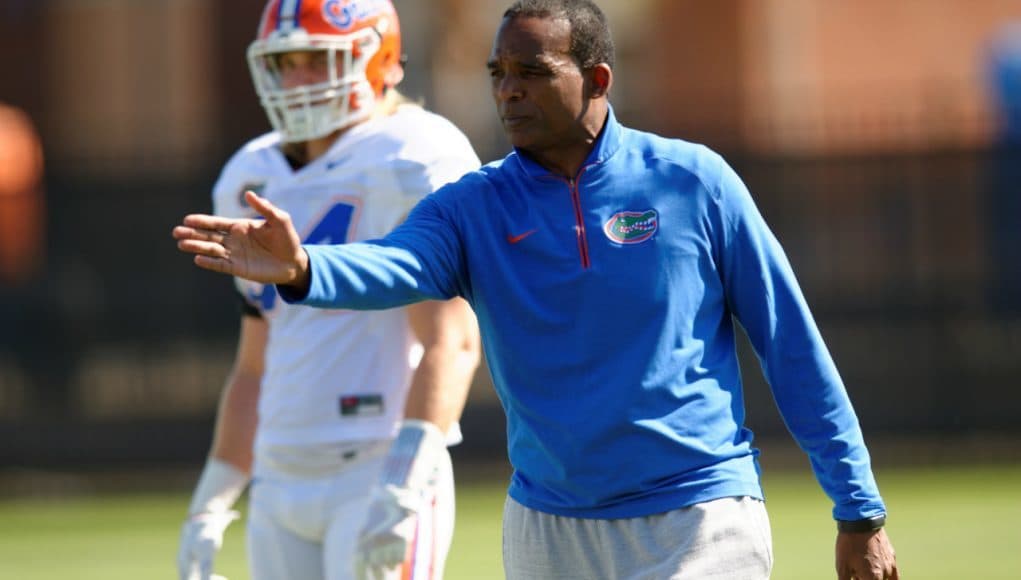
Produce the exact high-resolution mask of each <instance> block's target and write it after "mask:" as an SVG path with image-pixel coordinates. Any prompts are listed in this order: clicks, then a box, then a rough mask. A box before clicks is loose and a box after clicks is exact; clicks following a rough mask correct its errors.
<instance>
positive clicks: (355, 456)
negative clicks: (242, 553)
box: [247, 441, 454, 580]
mask: <svg viewBox="0 0 1021 580" xmlns="http://www.w3.org/2000/svg"><path fill="white" fill-rule="evenodd" d="M388 449H389V441H373V442H359V443H339V444H330V445H324V446H315V447H311V448H310V447H287V448H273V449H268V450H260V451H258V452H257V453H256V458H255V466H254V467H253V478H252V484H251V488H250V492H249V493H250V497H249V509H248V542H247V543H248V562H249V568H250V573H251V577H252V578H253V580H299V579H300V580H320V579H321V580H354V578H355V576H354V558H355V550H356V548H357V546H358V535H359V532H360V530H361V529H362V525H363V523H364V519H365V518H366V516H367V513H368V508H369V501H370V498H371V491H372V487H373V486H374V485H375V484H376V482H377V481H378V480H379V476H380V471H381V470H382V467H383V459H384V458H385V457H386V452H387V450H388ZM444 458H445V460H444V462H443V464H442V465H441V467H440V473H439V474H438V476H437V485H436V488H435V497H434V501H433V502H431V508H432V509H431V510H426V511H425V513H423V514H420V517H419V521H418V530H417V535H416V539H415V542H414V547H413V551H412V554H411V556H410V560H409V561H408V562H405V564H404V566H403V567H398V568H395V569H394V570H393V571H392V572H391V574H389V575H388V576H387V580H390V579H391V578H392V579H399V578H410V579H414V580H438V579H441V578H442V577H443V566H444V564H445V561H446V556H447V552H448V551H449V549H450V542H451V540H452V538H453V533H454V473H453V468H452V466H451V463H450V455H449V454H445V455H444ZM405 570H406V571H405ZM402 574H403V576H402Z"/></svg>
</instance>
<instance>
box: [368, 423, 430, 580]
mask: <svg viewBox="0 0 1021 580" xmlns="http://www.w3.org/2000/svg"><path fill="white" fill-rule="evenodd" d="M446 448H447V446H446V438H445V437H444V436H443V433H442V432H441V431H440V429H439V427H437V426H436V425H434V424H432V423H429V422H427V421H419V420H412V419H408V420H405V421H404V423H402V425H401V430H400V432H399V433H398V434H397V439H395V440H394V442H393V445H391V447H390V452H389V453H388V454H387V457H386V460H385V463H384V467H383V474H382V477H381V481H380V483H379V485H378V486H377V487H376V488H375V489H373V494H372V503H371V505H370V506H369V514H368V518H367V520H366V522H365V525H364V526H363V528H362V532H361V535H360V537H359V539H358V552H357V555H356V562H355V573H356V575H357V577H358V578H362V579H366V578H367V579H375V578H383V577H384V574H385V573H386V570H388V569H392V568H396V567H397V566H399V565H400V564H401V563H402V562H404V560H405V559H406V556H407V553H408V548H409V547H410V546H411V544H412V542H413V541H414V539H415V528H416V527H417V524H418V514H419V512H420V511H421V510H422V508H423V507H425V505H426V502H427V501H428V498H429V496H430V494H431V493H432V490H431V488H432V486H433V485H434V483H435V474H436V467H437V466H438V465H439V459H440V457H442V455H441V454H442V453H446Z"/></svg>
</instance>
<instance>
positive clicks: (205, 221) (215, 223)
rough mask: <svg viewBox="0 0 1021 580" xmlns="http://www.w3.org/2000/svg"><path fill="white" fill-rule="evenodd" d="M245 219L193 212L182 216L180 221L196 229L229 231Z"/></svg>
mask: <svg viewBox="0 0 1021 580" xmlns="http://www.w3.org/2000/svg"><path fill="white" fill-rule="evenodd" d="M245 221H246V220H244V219H235V218H225V217H220V216H216V215H207V214H203V213H193V214H188V215H186V216H184V219H183V220H182V221H181V224H182V225H184V226H187V227H190V228H195V229H197V230H212V231H219V232H229V231H230V228H231V227H232V226H234V225H236V224H240V223H243V222H245ZM175 229H176V228H175Z"/></svg>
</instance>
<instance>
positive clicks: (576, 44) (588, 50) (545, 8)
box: [503, 0, 613, 69]
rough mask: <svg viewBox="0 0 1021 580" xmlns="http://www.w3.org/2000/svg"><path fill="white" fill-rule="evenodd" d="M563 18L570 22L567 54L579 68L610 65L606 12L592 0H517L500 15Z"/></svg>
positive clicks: (609, 41) (610, 53)
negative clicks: (600, 64) (568, 51)
mask: <svg viewBox="0 0 1021 580" xmlns="http://www.w3.org/2000/svg"><path fill="white" fill-rule="evenodd" d="M518 16H526V17H535V18H563V19H564V20H567V22H568V23H570V25H571V57H572V58H574V60H575V61H576V62H577V63H578V66H580V67H581V68H582V69H589V68H592V67H594V66H596V65H597V64H599V63H604V62H605V63H606V64H608V65H610V68H613V38H612V37H611V36H610V26H609V24H607V22H606V15H605V14H603V11H602V10H600V9H599V7H598V6H596V4H595V2H592V0H517V2H515V3H514V4H513V5H511V7H510V8H508V9H507V11H506V12H504V13H503V17H504V18H505V19H507V18H516V17H518Z"/></svg>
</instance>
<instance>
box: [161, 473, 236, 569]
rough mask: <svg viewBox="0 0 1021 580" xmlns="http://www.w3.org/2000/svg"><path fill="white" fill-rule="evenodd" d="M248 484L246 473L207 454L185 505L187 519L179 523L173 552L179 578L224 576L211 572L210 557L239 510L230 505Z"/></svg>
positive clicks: (218, 547) (213, 555)
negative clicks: (200, 473) (188, 505)
mask: <svg viewBox="0 0 1021 580" xmlns="http://www.w3.org/2000/svg"><path fill="white" fill-rule="evenodd" d="M246 485H248V474H246V473H244V472H242V471H241V470H239V469H237V468H235V467H234V466H232V465H230V464H229V463H226V462H224V461H220V460H219V459H216V458H210V459H209V461H207V462H206V467H205V469H203V471H202V476H201V477H200V478H199V483H198V485H197V486H196V488H195V494H194V496H193V497H192V501H191V506H190V507H189V513H190V514H191V515H189V516H188V519H187V520H185V522H184V525H183V526H181V543H180V547H179V549H178V552H177V573H178V576H179V578H180V580H217V578H219V579H221V580H226V579H224V578H223V577H222V576H217V575H215V574H213V560H214V559H215V558H216V553H217V552H219V551H220V547H221V546H223V533H224V531H226V529H227V526H229V525H230V523H231V522H232V521H234V520H236V519H238V518H239V517H241V516H240V514H238V512H236V511H233V510H231V509H230V508H231V506H233V505H234V502H236V501H237V499H238V497H240V495H241V492H242V491H244V489H245V486H246Z"/></svg>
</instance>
